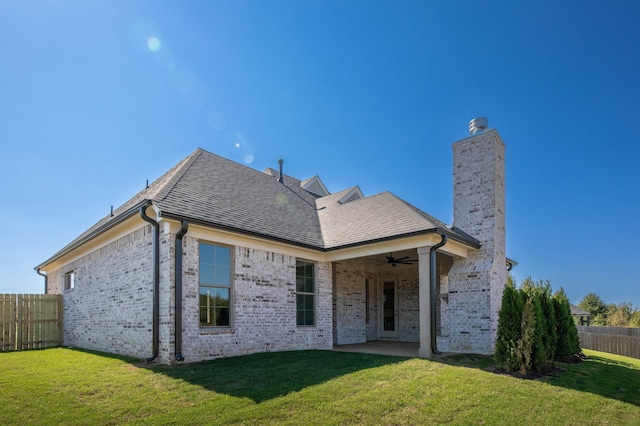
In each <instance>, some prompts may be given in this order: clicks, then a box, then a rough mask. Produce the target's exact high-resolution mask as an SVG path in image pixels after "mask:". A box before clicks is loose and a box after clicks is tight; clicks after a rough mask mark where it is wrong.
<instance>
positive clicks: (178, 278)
mask: <svg viewBox="0 0 640 426" xmlns="http://www.w3.org/2000/svg"><path fill="white" fill-rule="evenodd" d="M187 229H189V222H187V221H186V220H183V221H182V226H181V227H180V230H179V231H178V232H177V233H176V249H175V284H176V288H175V306H176V308H175V309H176V318H175V320H176V322H175V330H174V333H175V354H176V355H175V356H176V360H177V361H184V355H183V354H182V237H184V234H186V233H187Z"/></svg>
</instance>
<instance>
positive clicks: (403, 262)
mask: <svg viewBox="0 0 640 426" xmlns="http://www.w3.org/2000/svg"><path fill="white" fill-rule="evenodd" d="M385 257H386V258H387V261H386V262H382V263H380V264H379V265H391V266H397V265H413V262H417V260H418V259H411V256H405V257H401V258H399V259H395V258H394V257H393V253H389V256H385Z"/></svg>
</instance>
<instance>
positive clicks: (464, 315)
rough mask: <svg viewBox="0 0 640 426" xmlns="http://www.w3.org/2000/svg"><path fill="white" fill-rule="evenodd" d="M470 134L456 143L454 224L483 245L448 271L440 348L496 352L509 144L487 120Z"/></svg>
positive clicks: (475, 122)
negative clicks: (446, 324)
mask: <svg viewBox="0 0 640 426" xmlns="http://www.w3.org/2000/svg"><path fill="white" fill-rule="evenodd" d="M469 132H470V133H471V136H470V137H467V138H465V139H462V140H460V141H458V142H455V143H454V144H453V225H454V226H455V227H457V228H459V229H461V230H462V231H464V232H466V233H468V234H470V235H471V236H473V237H475V238H476V239H478V240H479V241H480V244H481V245H482V247H480V249H478V250H476V251H474V252H471V253H469V256H468V257H467V258H466V259H459V260H456V261H454V263H453V266H452V268H451V270H450V271H449V275H448V281H449V294H448V303H447V306H446V310H447V314H448V315H449V318H450V321H449V327H448V330H446V331H445V330H443V332H442V334H443V336H444V339H443V343H445V345H441V346H442V350H448V351H455V352H474V353H483V354H491V353H493V351H494V342H495V334H496V329H497V323H498V310H499V309H500V304H501V300H502V291H503V289H504V286H505V284H506V282H507V270H506V257H505V256H506V253H505V252H506V221H505V145H504V142H503V141H502V139H501V138H500V135H499V134H498V132H497V131H495V130H493V129H488V121H487V119H486V118H476V119H473V120H471V122H470V123H469ZM445 333H446V336H445ZM445 347H446V348H445Z"/></svg>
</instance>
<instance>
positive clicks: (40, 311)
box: [0, 294, 62, 352]
mask: <svg viewBox="0 0 640 426" xmlns="http://www.w3.org/2000/svg"><path fill="white" fill-rule="evenodd" d="M60 345H62V296H61V295H60V294H0V352H6V351H21V350H26V349H43V348H50V347H52V346H60Z"/></svg>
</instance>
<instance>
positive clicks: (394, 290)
mask: <svg viewBox="0 0 640 426" xmlns="http://www.w3.org/2000/svg"><path fill="white" fill-rule="evenodd" d="M381 297H382V300H381V301H380V302H381V303H380V306H382V321H381V323H380V325H381V329H380V337H398V284H397V282H396V281H395V280H389V279H386V280H384V281H382V292H381Z"/></svg>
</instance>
